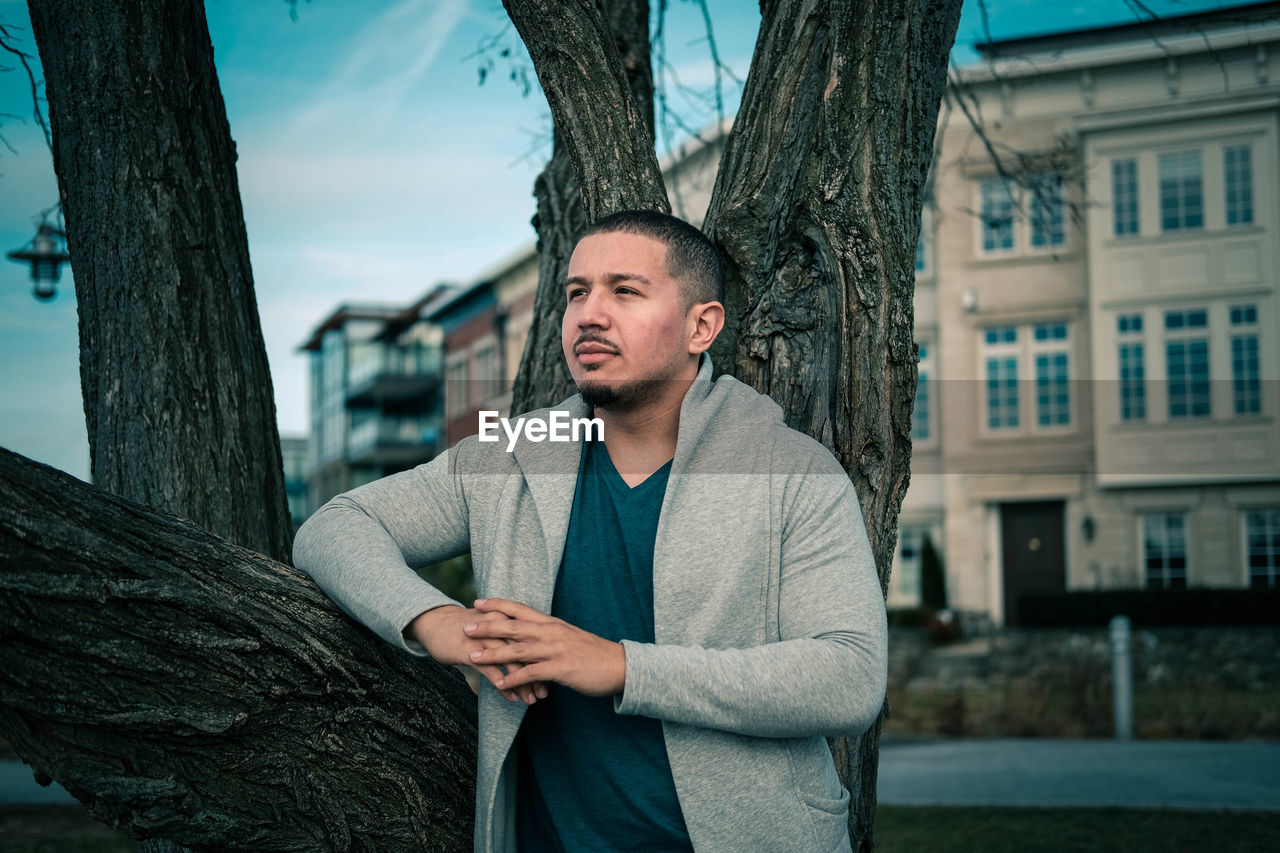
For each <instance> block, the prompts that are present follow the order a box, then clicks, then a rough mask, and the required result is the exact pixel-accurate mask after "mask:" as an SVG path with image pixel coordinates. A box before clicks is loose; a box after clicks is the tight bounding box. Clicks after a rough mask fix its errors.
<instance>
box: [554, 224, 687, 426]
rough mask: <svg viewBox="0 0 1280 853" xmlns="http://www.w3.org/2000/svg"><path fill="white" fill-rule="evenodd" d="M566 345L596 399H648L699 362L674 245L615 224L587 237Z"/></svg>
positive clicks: (575, 371) (567, 318)
mask: <svg viewBox="0 0 1280 853" xmlns="http://www.w3.org/2000/svg"><path fill="white" fill-rule="evenodd" d="M566 295H567V297H568V304H567V307H566V308H565V312H564V320H563V322H562V324H561V328H560V335H561V346H562V347H563V349H564V357H565V360H566V361H568V363H569V373H570V374H571V375H572V376H573V381H574V382H576V383H577V385H578V390H579V391H581V392H582V395H583V398H584V399H585V400H586V401H587V403H588V404H589V405H592V406H596V407H599V408H604V409H614V410H616V411H622V410H627V409H634V408H637V407H639V406H643V405H644V404H645V403H647V402H649V401H651V400H653V399H654V398H655V397H657V396H659V395H660V394H661V393H662V384H663V383H665V382H668V381H670V380H673V379H676V378H678V377H679V375H680V373H681V371H682V370H687V369H688V368H689V366H690V364H691V363H692V361H691V354H690V352H689V341H688V340H687V338H688V329H687V328H686V312H685V311H684V310H683V304H684V303H683V300H682V299H681V296H680V288H679V284H678V282H677V281H676V280H675V279H674V278H672V277H671V275H670V273H669V272H668V271H667V247H666V246H664V245H663V244H662V243H660V242H658V241H657V240H654V239H653V238H651V237H645V236H643V235H640V234H628V233H625V232H614V233H606V234H592V235H590V236H589V237H585V238H583V239H582V240H581V241H580V242H579V243H578V245H577V248H575V249H574V250H573V256H572V257H570V258H569V279H568V284H567V286H566Z"/></svg>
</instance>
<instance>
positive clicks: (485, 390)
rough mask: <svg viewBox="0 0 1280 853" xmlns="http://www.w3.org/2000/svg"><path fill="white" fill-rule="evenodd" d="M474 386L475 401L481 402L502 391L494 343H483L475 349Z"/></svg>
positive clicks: (496, 350) (496, 348)
mask: <svg viewBox="0 0 1280 853" xmlns="http://www.w3.org/2000/svg"><path fill="white" fill-rule="evenodd" d="M475 362H476V376H475V379H476V387H475V389H474V390H475V402H476V403H477V404H481V403H483V402H484V401H485V400H489V399H492V398H493V397H496V396H498V395H499V394H501V393H502V387H501V385H502V383H501V381H500V376H499V369H498V347H497V344H494V343H485V344H482V345H481V346H479V347H478V348H477V349H476V354H475Z"/></svg>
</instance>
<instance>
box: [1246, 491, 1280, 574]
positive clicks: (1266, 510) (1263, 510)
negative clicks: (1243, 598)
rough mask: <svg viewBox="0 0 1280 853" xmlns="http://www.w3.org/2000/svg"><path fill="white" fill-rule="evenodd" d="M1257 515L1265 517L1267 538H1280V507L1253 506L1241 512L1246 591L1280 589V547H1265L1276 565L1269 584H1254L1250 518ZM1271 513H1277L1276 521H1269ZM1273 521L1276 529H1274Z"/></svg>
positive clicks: (1271, 572) (1273, 540) (1272, 570)
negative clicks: (1268, 515)
mask: <svg viewBox="0 0 1280 853" xmlns="http://www.w3.org/2000/svg"><path fill="white" fill-rule="evenodd" d="M1255 513H1256V514H1261V515H1263V516H1264V525H1265V526H1264V531H1263V535H1264V536H1267V535H1268V534H1269V535H1271V536H1272V537H1275V536H1280V506H1253V507H1245V508H1243V509H1242V510H1241V512H1240V531H1241V536H1242V539H1241V545H1242V547H1241V554H1242V555H1243V557H1244V561H1243V564H1244V565H1243V568H1244V586H1245V588H1246V589H1280V559H1278V558H1280V545H1275V547H1272V545H1270V544H1267V545H1264V547H1265V548H1266V551H1267V555H1268V556H1270V557H1271V558H1272V559H1273V561H1276V565H1274V566H1272V567H1270V569H1269V576H1270V577H1269V582H1268V583H1265V584H1259V585H1257V586H1255V585H1254V583H1253V576H1254V575H1253V566H1252V565H1250V563H1251V560H1252V557H1253V554H1252V553H1251V552H1250V545H1249V516H1250V515H1253V514H1255ZM1271 513H1275V515H1276V517H1275V518H1274V519H1267V518H1266V515H1267V514H1271ZM1273 521H1274V527H1273V528H1272V522H1273ZM1268 528H1271V529H1268ZM1272 542H1273V543H1274V542H1276V539H1274V538H1273V539H1272Z"/></svg>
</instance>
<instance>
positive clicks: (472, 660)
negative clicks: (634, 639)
mask: <svg viewBox="0 0 1280 853" xmlns="http://www.w3.org/2000/svg"><path fill="white" fill-rule="evenodd" d="M409 630H410V632H411V633H412V635H413V636H414V638H416V639H417V640H418V642H420V643H422V645H423V647H424V648H426V650H427V652H428V653H429V654H430V655H431V656H432V657H433V658H435V659H436V660H437V661H439V662H440V663H444V664H454V665H457V666H465V667H470V668H471V669H474V670H475V671H476V672H478V673H479V674H480V675H482V676H483V677H485V678H487V679H488V680H489V681H490V682H491V683H492V684H493V686H494V687H496V688H497V689H498V691H499V692H500V693H501V694H502V695H503V696H504V697H506V698H507V699H509V700H511V701H513V702H514V701H523V702H524V703H525V704H528V705H532V704H533V703H534V702H536V701H537V700H538V699H545V698H546V697H547V684H548V683H549V682H554V683H556V684H561V685H563V686H565V687H568V688H570V689H572V690H576V691H577V692H579V693H582V694H584V695H587V696H609V695H612V694H615V693H621V692H622V689H623V686H624V685H625V683H626V669H627V663H626V654H625V653H624V651H623V648H622V644H621V643H615V642H613V641H612V640H606V639H604V638H603V637H599V636H597V635H595V634H592V633H590V632H589V631H584V630H582V629H581V628H578V627H575V626H573V625H570V624H569V623H568V622H565V621H564V620H563V619H557V618H555V617H554V616H548V615H546V614H545V613H540V612H538V611H537V610H534V609H533V608H532V607H529V606H528V605H526V604H521V603H520V602H518V601H509V600H507V599H504V598H488V599H484V598H481V599H478V600H477V601H476V606H475V608H474V609H471V610H465V609H463V608H460V607H454V606H445V607H437V608H435V609H433V610H428V611H426V612H425V613H422V614H420V615H419V616H418V617H417V618H416V619H414V620H413V622H412V623H410V626H409Z"/></svg>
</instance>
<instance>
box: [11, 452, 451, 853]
mask: <svg viewBox="0 0 1280 853" xmlns="http://www.w3.org/2000/svg"><path fill="white" fill-rule="evenodd" d="M0 566H3V567H4V570H3V572H0V736H3V737H5V738H6V739H8V740H9V741H10V742H11V743H12V744H13V745H14V747H15V748H16V749H17V751H18V754H19V755H21V756H22V758H23V760H24V761H26V762H28V763H29V764H31V765H32V767H33V768H34V770H35V773H36V775H37V778H54V779H57V780H58V781H59V782H60V783H61V784H62V785H63V786H65V787H66V788H67V789H68V790H69V791H70V792H71V793H72V794H73V795H74V796H75V797H76V798H77V799H79V800H81V801H82V802H84V803H86V804H87V805H88V806H89V809H90V811H91V812H92V814H93V815H94V817H96V818H98V819H99V820H102V821H104V822H106V823H109V824H111V825H112V826H115V827H116V828H118V829H120V830H121V831H123V832H126V833H127V834H129V835H131V836H133V837H135V838H146V837H148V836H161V837H164V838H168V839H172V840H174V841H177V842H179V843H181V844H183V845H186V846H188V847H192V848H194V849H199V850H251V851H261V850H367V851H379V853H381V851H406V853H407V851H419V850H440V851H457V850H462V849H469V848H470V840H471V833H472V821H473V816H474V805H475V760H476V758H475V748H476V719H475V697H474V696H473V695H472V694H471V691H470V690H469V689H468V688H467V686H466V684H465V683H464V681H463V679H462V678H461V677H460V676H459V675H458V674H457V673H456V672H454V671H452V670H451V669H447V668H445V667H441V666H440V665H439V664H436V663H435V662H433V661H429V660H425V659H418V658H411V657H409V656H408V655H405V654H403V653H401V652H398V651H396V650H395V649H394V648H392V647H391V646H389V645H387V644H386V643H385V642H383V641H382V640H381V639H379V638H378V637H376V636H374V635H373V634H372V633H370V632H368V631H365V630H364V629H362V628H359V627H358V626H356V625H355V624H354V623H353V622H351V621H350V620H349V619H347V618H346V617H345V616H343V615H342V614H341V613H339V611H338V610H337V608H336V607H335V606H334V605H333V604H332V603H331V602H330V601H329V600H328V599H327V598H326V597H325V596H324V594H323V593H322V592H320V590H319V589H318V588H317V587H316V586H315V584H313V583H312V582H311V580H310V579H309V578H308V577H306V575H304V574H303V573H301V572H299V571H297V570H295V569H292V568H290V567H288V566H285V565H282V564H280V563H276V562H273V561H271V560H269V559H267V558H266V557H263V556H260V555H258V554H255V553H253V552H251V551H248V550H246V549H244V548H240V547H238V546H235V545H232V544H231V543H229V542H226V541H223V540H221V539H219V538H218V537H216V536H214V535H212V534H210V533H208V532H206V531H204V530H202V529H200V528H199V527H197V526H196V525H194V524H191V523H190V522H188V521H185V520H183V519H179V518H177V517H175V516H171V515H168V514H166V513H161V512H157V511H155V510H152V509H149V508H147V507H144V506H142V505H140V504H137V503H134V502H132V501H129V500H126V499H124V498H120V497H116V496H114V495H110V494H107V493H106V492H103V491H101V490H98V489H95V488H94V487H92V486H87V485H85V484H84V483H81V482H80V481H79V480H76V479H75V478H73V477H70V476H68V475H66V474H63V473H61V472H59V471H55V470H54V469H52V468H46V467H45V466H42V465H39V464H37V463H34V462H31V461H29V460H26V459H23V458H22V457H20V456H16V455H14V454H12V453H9V452H8V451H3V450H0ZM50 661H56V662H57V665H56V666H51V665H50Z"/></svg>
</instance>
